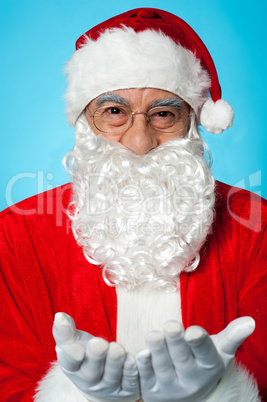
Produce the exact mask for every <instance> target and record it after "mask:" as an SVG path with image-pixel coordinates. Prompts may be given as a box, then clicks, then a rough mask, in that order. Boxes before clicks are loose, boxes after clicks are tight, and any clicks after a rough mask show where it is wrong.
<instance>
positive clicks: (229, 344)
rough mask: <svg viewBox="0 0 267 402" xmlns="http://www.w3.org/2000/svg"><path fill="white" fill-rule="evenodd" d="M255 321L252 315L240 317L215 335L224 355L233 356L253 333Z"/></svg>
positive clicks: (217, 344) (215, 339)
mask: <svg viewBox="0 0 267 402" xmlns="http://www.w3.org/2000/svg"><path fill="white" fill-rule="evenodd" d="M254 329H255V321H254V320H253V318H251V317H240V318H237V319H236V320H234V321H232V322H230V324H229V325H228V326H227V327H226V328H225V329H224V330H223V331H221V332H220V333H219V334H217V335H215V336H214V338H213V339H214V342H215V344H216V346H217V349H218V350H219V353H220V354H221V355H222V356H223V357H231V358H232V357H233V356H234V355H235V352H236V350H237V348H238V347H239V346H240V345H241V343H242V342H244V340H245V339H246V338H247V337H248V336H249V335H251V334H252V333H253V331H254Z"/></svg>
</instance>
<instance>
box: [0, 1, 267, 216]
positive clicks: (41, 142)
mask: <svg viewBox="0 0 267 402" xmlns="http://www.w3.org/2000/svg"><path fill="white" fill-rule="evenodd" d="M142 6H145V7H155V8H164V9H165V10H167V11H170V12H172V13H174V14H176V15H178V16H179V17H181V18H183V19H184V20H185V21H187V22H188V23H189V24H190V25H191V26H192V27H193V28H194V29H195V30H196V32H197V33H198V34H199V36H200V37H201V38H202V40H203V41H204V43H205V44H206V46H207V47H208V49H209V51H210V53H211V55H212V57H213V59H214V61H215V65H216V67H217V71H218V75H219V79H220V82H221V86H222V90H223V98H224V99H225V100H227V101H228V102H229V103H230V104H231V105H232V106H233V108H234V110H235V115H236V118H235V122H234V126H233V127H232V128H231V129H229V130H227V131H226V132H225V133H224V134H222V135H220V136H216V135H213V134H209V133H206V132H204V130H203V131H202V132H203V136H204V138H205V140H206V141H207V142H208V144H209V147H210V149H211V151H212V153H213V157H214V163H213V168H212V170H213V173H214V175H215V177H216V178H217V179H219V180H222V181H224V182H226V183H229V184H232V185H238V186H240V187H244V188H246V189H248V190H251V191H253V192H256V193H258V194H260V195H262V196H263V197H265V198H266V197H267V183H266V149H267V147H266V145H267V140H266V133H265V131H266V128H265V127H266V125H265V121H266V117H265V115H266V106H265V105H266V102H265V100H266V96H265V93H266V87H265V85H266V52H265V50H264V49H266V39H267V35H266V30H265V15H266V2H265V1H259V0H256V1H254V2H248V1H241V0H236V1H230V0H202V1H197V0H195V1H193V0H186V1H185V0H176V1H174V0H172V1H171V0H165V1H164V2H162V1H158V0H153V1H134V0H132V1H128V2H127V4H126V2H120V1H117V2H110V1H109V2H108V1H101V2H95V1H88V0H83V1H81V0H76V1H74V0H46V1H36V0H24V1H20V0H1V2H0V33H1V64H0V70H1V71H0V72H1V74H0V79H1V104H0V110H1V151H2V152H1V159H0V160H1V166H0V168H1V183H0V194H1V197H0V209H4V208H6V207H7V206H8V205H10V204H12V203H15V202H18V201H20V200H22V199H24V198H26V197H29V196H31V195H33V194H36V193H37V192H41V191H45V190H47V189H50V188H52V187H56V186H58V185H60V184H63V183H65V182H67V181H69V178H68V176H67V174H66V173H65V171H64V168H63V167H62V164H61V160H62V158H63V156H64V154H65V153H67V152H68V151H69V150H71V148H72V146H73V141H74V129H73V128H70V127H68V125H67V123H66V120H65V112H64V109H65V105H64V99H63V94H64V91H65V87H66V83H65V77H64V73H63V67H64V64H65V62H66V61H67V60H68V59H69V58H70V57H71V55H72V53H73V51H74V44H75V40H76V39H77V38H78V37H79V36H80V35H81V34H83V33H84V32H85V31H87V30H88V29H89V28H90V27H92V26H94V25H96V24H98V23H100V22H101V21H103V20H105V19H107V18H110V17H112V16H113V15H116V14H119V13H121V12H124V11H126V10H128V9H131V8H137V7H142Z"/></svg>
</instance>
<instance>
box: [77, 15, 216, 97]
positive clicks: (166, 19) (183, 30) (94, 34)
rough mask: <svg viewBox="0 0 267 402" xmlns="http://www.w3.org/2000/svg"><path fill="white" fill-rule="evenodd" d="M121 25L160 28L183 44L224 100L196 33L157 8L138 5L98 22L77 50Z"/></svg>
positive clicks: (211, 90)
mask: <svg viewBox="0 0 267 402" xmlns="http://www.w3.org/2000/svg"><path fill="white" fill-rule="evenodd" d="M122 25H126V26H127V27H130V28H133V29H134V30H135V31H136V32H140V31H144V30H146V29H154V30H160V31H162V32H163V33H165V34H166V35H167V36H169V37H170V38H171V39H173V40H174V42H176V43H180V44H181V46H183V47H185V48H186V49H189V50H191V51H192V52H193V53H194V54H195V55H196V57H197V58H198V59H199V60H200V62H201V64H202V66H203V67H204V68H205V69H207V70H208V71H209V73H210V77H211V87H210V93H211V97H212V100H213V101H214V102H216V101H217V100H218V99H221V87H220V84H219V80H218V75H217V71H216V68H215V65H214V63H213V60H212V57H211V55H210V53H209V51H208V49H207V48H206V46H205V44H204V43H203V42H202V40H201V39H200V37H199V36H198V35H197V34H196V32H195V31H194V30H193V29H192V28H191V27H190V25H188V24H187V23H186V22H185V21H183V20H182V19H181V18H179V17H177V16H176V15H174V14H171V13H169V12H167V11H163V10H159V9H156V8H136V9H134V10H130V11H127V12H125V13H123V14H119V15H116V16H115V17H112V18H110V19H108V20H107V21H104V22H102V23H101V24H98V25H96V26H95V27H93V28H91V29H90V30H89V31H87V32H86V33H85V34H84V35H82V36H81V37H80V38H79V39H78V40H77V41H76V49H79V48H80V47H81V46H82V45H83V44H84V43H86V37H85V36H87V37H90V38H91V39H93V40H97V38H98V37H99V35H100V34H101V33H102V32H104V31H105V30H106V29H109V28H118V27H121V26H122Z"/></svg>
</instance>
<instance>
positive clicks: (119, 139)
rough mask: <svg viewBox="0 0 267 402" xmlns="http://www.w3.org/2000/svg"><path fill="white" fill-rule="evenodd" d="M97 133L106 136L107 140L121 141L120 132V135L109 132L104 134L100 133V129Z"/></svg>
mask: <svg viewBox="0 0 267 402" xmlns="http://www.w3.org/2000/svg"><path fill="white" fill-rule="evenodd" d="M94 132H95V131H94ZM95 134H96V133H95ZM98 134H102V136H103V137H105V138H108V139H109V140H111V141H115V142H121V139H122V135H121V134H120V135H118V134H117V135H110V134H106V133H101V132H100V131H98V133H97V134H96V135H98Z"/></svg>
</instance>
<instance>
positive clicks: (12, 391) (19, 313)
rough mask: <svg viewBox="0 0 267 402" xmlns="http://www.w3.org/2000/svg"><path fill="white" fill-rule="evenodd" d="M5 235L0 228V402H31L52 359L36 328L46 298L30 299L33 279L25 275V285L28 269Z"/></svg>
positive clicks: (51, 350)
mask: <svg viewBox="0 0 267 402" xmlns="http://www.w3.org/2000/svg"><path fill="white" fill-rule="evenodd" d="M6 229H7V230H6ZM6 232H8V227H7V228H5V227H2V226H1V224H0V295H1V320H0V333H1V348H0V372H1V380H0V400H1V401H9V402H12V401H16V402H17V401H22V402H24V401H32V399H33V395H34V394H35V388H36V386H37V383H38V381H39V380H40V378H41V377H42V376H43V375H44V373H45V372H46V370H47V368H48V367H47V365H48V363H47V362H49V361H51V360H53V357H54V353H53V346H50V349H49V347H48V346H47V345H46V344H45V342H44V339H45V337H46V335H47V334H46V332H45V331H44V333H43V334H42V330H40V328H41V327H40V326H38V324H37V323H38V317H37V315H40V314H41V313H40V309H41V304H45V305H46V304H47V298H46V296H45V295H43V294H42V292H41V291H40V292H39V298H37V297H36V298H35V297H32V294H31V292H29V289H30V288H31V287H33V286H34V275H33V273H31V272H29V273H28V275H29V278H27V281H26V280H25V277H24V274H23V269H22V267H23V266H25V264H26V265H27V269H28V270H29V269H31V266H30V264H28V263H27V262H25V264H24V263H23V261H21V258H20V257H21V256H18V255H16V253H15V251H14V249H13V247H12V246H11V245H10V244H9V241H8V240H7V237H6ZM21 240H22V241H23V239H21ZM31 281H32V282H31ZM33 305H34V306H35V308H33ZM40 317H41V315H40ZM43 320H44V316H43V317H42V321H43ZM47 321H48V322H49V321H51V317H47ZM50 328H51V326H50ZM50 338H51V337H50Z"/></svg>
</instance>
